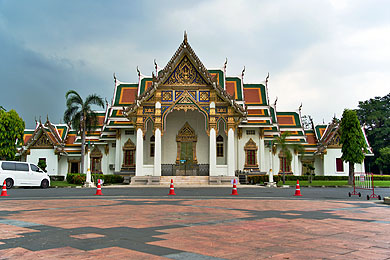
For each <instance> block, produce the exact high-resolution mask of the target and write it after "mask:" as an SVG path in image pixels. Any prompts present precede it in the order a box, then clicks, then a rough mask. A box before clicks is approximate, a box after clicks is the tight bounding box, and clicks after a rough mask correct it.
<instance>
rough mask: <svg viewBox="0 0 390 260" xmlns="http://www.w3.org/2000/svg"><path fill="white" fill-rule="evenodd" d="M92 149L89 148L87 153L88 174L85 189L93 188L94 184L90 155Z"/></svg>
mask: <svg viewBox="0 0 390 260" xmlns="http://www.w3.org/2000/svg"><path fill="white" fill-rule="evenodd" d="M90 151H91V150H90V149H89V147H88V151H87V174H86V176H85V184H84V186H85V187H91V186H92V182H91V156H90V155H91V153H90Z"/></svg>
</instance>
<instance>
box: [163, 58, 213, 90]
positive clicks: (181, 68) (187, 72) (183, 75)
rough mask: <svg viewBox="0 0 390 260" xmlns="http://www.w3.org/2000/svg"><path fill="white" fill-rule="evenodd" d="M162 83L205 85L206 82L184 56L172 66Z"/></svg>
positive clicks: (170, 84)
mask: <svg viewBox="0 0 390 260" xmlns="http://www.w3.org/2000/svg"><path fill="white" fill-rule="evenodd" d="M163 85H167V86H206V85H207V83H206V81H205V80H204V78H203V77H202V75H201V74H200V73H199V71H198V70H197V69H196V67H195V66H194V65H193V64H192V63H191V61H190V59H189V58H188V57H187V56H184V57H183V58H182V60H181V61H180V62H179V64H178V65H177V66H176V67H175V68H174V70H173V71H172V73H171V74H170V75H169V77H168V78H167V79H166V80H165V82H164V84H163Z"/></svg>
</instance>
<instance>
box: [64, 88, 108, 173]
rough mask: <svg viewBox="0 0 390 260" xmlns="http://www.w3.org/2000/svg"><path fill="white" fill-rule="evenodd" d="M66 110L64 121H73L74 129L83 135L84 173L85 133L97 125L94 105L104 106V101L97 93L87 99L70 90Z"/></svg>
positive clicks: (82, 167) (82, 156)
mask: <svg viewBox="0 0 390 260" xmlns="http://www.w3.org/2000/svg"><path fill="white" fill-rule="evenodd" d="M65 98H66V110H65V112H64V121H65V122H66V123H71V124H72V127H73V128H74V129H77V130H78V131H79V132H80V135H81V162H80V164H81V165H80V166H81V173H84V157H85V135H86V131H91V130H92V129H93V128H94V127H95V126H96V125H97V122H98V120H97V114H96V113H95V112H94V111H93V110H92V108H91V106H92V105H97V106H100V107H102V108H104V102H103V99H102V98H101V97H99V96H98V95H96V94H92V95H89V96H88V97H87V98H86V99H85V101H84V100H83V99H82V98H81V96H80V95H79V94H78V93H77V92H76V91H74V90H69V91H68V92H67V93H66V95H65Z"/></svg>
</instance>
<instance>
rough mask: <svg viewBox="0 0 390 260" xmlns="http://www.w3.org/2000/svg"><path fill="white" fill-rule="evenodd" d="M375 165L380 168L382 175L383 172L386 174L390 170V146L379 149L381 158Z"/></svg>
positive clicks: (379, 157)
mask: <svg viewBox="0 0 390 260" xmlns="http://www.w3.org/2000/svg"><path fill="white" fill-rule="evenodd" d="M375 164H377V165H378V166H379V169H381V174H382V173H383V171H385V172H386V173H388V172H389V170H390V146H388V147H383V148H381V149H379V156H378V158H377V159H376V160H375Z"/></svg>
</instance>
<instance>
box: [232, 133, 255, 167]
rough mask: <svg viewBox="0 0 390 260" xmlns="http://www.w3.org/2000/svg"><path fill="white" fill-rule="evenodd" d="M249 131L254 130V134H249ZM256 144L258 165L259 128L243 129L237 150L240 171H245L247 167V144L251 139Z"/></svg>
mask: <svg viewBox="0 0 390 260" xmlns="http://www.w3.org/2000/svg"><path fill="white" fill-rule="evenodd" d="M248 130H253V131H254V134H253V135H252V134H247V131H248ZM251 138H252V140H253V141H254V142H255V143H256V145H257V164H258V165H260V164H259V152H260V151H259V148H260V146H259V130H258V129H257V128H250V127H243V128H242V137H241V139H238V142H237V143H238V150H236V153H237V161H238V170H243V169H244V167H245V150H244V147H245V144H246V143H247V142H248V141H249V139H251Z"/></svg>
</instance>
